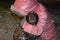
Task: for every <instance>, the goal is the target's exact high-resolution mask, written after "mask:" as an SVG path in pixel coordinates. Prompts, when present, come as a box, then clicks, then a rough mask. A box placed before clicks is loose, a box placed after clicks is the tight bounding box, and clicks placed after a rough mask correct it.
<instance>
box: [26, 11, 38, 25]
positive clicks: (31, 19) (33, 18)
mask: <svg viewBox="0 0 60 40" xmlns="http://www.w3.org/2000/svg"><path fill="white" fill-rule="evenodd" d="M38 20H39V18H38V15H37V13H35V12H29V13H28V15H27V16H26V21H27V22H28V23H29V24H32V25H36V24H37V23H38Z"/></svg>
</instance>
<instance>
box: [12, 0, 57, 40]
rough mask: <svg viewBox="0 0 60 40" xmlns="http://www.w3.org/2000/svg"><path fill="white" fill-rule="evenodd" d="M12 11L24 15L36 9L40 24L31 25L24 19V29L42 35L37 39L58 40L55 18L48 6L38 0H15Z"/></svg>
mask: <svg viewBox="0 0 60 40" xmlns="http://www.w3.org/2000/svg"><path fill="white" fill-rule="evenodd" d="M11 11H13V12H14V13H16V14H18V15H22V16H26V15H27V14H28V13H29V12H30V11H34V12H35V13H37V14H38V16H39V21H38V24H37V25H31V24H28V23H27V22H26V21H24V23H23V24H22V27H23V28H24V31H25V32H28V33H30V34H33V35H36V36H39V35H40V36H41V37H39V38H37V40H57V32H56V28H55V24H54V20H52V18H51V15H50V13H49V12H48V11H47V10H46V8H45V7H44V6H43V5H42V4H41V3H38V2H37V0H15V3H14V5H12V6H11ZM33 26H34V27H33ZM35 26H36V27H35Z"/></svg>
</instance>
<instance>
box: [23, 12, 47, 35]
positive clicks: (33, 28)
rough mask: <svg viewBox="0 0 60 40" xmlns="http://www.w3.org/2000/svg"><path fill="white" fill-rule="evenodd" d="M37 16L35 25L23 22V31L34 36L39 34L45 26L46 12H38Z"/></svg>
mask: <svg viewBox="0 0 60 40" xmlns="http://www.w3.org/2000/svg"><path fill="white" fill-rule="evenodd" d="M38 16H39V21H38V24H37V25H30V24H28V23H27V22H25V23H24V26H23V27H24V31H25V32H28V33H30V34H33V35H36V36H39V35H41V34H42V32H43V30H44V27H45V26H46V22H47V14H46V13H45V12H40V14H38Z"/></svg>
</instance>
